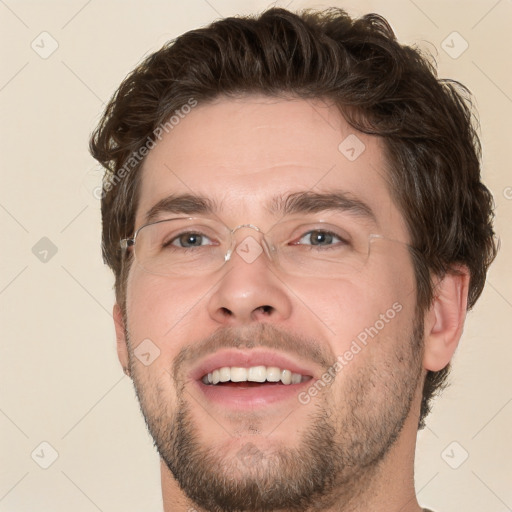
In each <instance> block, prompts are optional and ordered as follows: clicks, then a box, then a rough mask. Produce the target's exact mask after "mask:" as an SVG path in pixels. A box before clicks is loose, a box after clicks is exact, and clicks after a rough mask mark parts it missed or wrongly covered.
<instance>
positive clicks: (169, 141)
mask: <svg viewBox="0 0 512 512" xmlns="http://www.w3.org/2000/svg"><path fill="white" fill-rule="evenodd" d="M385 169H386V161H385V158H384V150H383V145H382V141H381V140H380V139H379V138H378V137H374V136H369V135H366V134H363V133H360V132H358V131H357V130H355V129H354V128H352V127H351V126H350V125H349V124H348V123H347V122H346V121H345V119H344V118H343V116H342V115H341V113H340V112H339V110H338V109H337V108H336V107H335V106H333V105H328V104H326V103H325V102H322V101H319V100H315V101H309V100H299V99H280V98H279V99H278V98H269V97H260V96H247V97H242V98H237V99H232V98H230V99H227V98H222V99H217V100H215V101H214V102H211V103H207V104H198V105H197V106H196V107H194V108H193V109H192V110H191V111H190V112H189V113H188V114H187V115H185V116H182V117H181V118H180V120H179V122H178V123H177V124H174V125H173V128H172V129H171V130H169V132H168V133H165V132H164V135H163V137H162V138H161V140H160V141H158V142H157V144H156V146H155V147H154V148H153V149H152V150H151V151H150V152H149V154H148V156H147V157H146V160H145V162H144V164H143V167H142V181H141V189H140V195H139V203H138V209H137V215H136V227H139V226H140V225H142V223H143V222H144V219H145V216H146V214H147V213H148V212H149V211H150V210H151V208H152V207H153V206H154V205H155V204H157V203H158V202H159V201H162V200H163V199H165V198H166V197H169V196H176V195H184V194H187V195H197V196H201V197H205V198H208V199H211V200H212V201H213V203H214V204H215V205H216V206H217V207H218V211H217V212H216V213H218V214H219V215H221V216H222V218H223V220H224V221H225V222H226V223H228V224H231V223H233V225H238V224H241V223H245V222H251V223H258V222H264V221H266V220H269V221H271V220H272V219H271V216H272V209H271V208H269V206H270V205H271V204H274V205H275V204H276V199H279V198H280V197H281V198H286V197H287V196H289V195H290V194H294V193H299V192H309V193H318V194H322V193H325V194H327V193H330V192H332V191H343V192H344V193H345V194H346V195H347V196H349V197H352V198H354V199H356V200H358V201H361V202H362V203H365V204H367V205H368V206H369V207H370V208H371V210H372V211H373V213H374V214H375V218H376V221H377V224H378V226H379V227H381V228H384V226H385V227H386V229H387V230H388V231H389V230H393V231H394V234H395V235H398V234H400V233H401V234H402V236H403V235H404V233H405V228H404V223H403V219H402V218H401V215H400V213H399V212H398V210H397V208H396V206H395V205H394V203H393V201H392V199H391V196H390V194H389V191H388V186H387V178H386V177H387V172H386V170H385ZM267 218H268V219H267Z"/></svg>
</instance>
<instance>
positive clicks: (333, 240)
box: [120, 217, 407, 278]
mask: <svg viewBox="0 0 512 512" xmlns="http://www.w3.org/2000/svg"><path fill="white" fill-rule="evenodd" d="M242 229H251V230H253V232H256V233H255V236H251V235H248V236H246V237H245V238H242V237H239V238H240V241H239V243H238V244H237V242H236V236H235V235H236V233H237V232H238V231H239V230H242ZM377 240H388V241H391V242H396V241H395V240H390V239H387V238H385V237H383V236H382V235H377V234H369V235H368V234H367V233H364V232H363V230H361V229H360V228H359V229H356V228H355V227H354V222H352V224H350V222H349V223H347V222H345V223H344V222H342V221H341V220H339V219H337V220H336V219H335V218H333V219H330V220H329V221H325V220H321V221H317V220H314V219H313V220H312V219H309V218H297V219H289V220H285V221H281V222H278V223H277V224H274V225H273V227H272V228H271V229H270V230H269V231H268V232H267V233H263V232H262V230H261V229H260V228H258V227H257V226H253V225H252V224H242V225H240V226H237V227H236V228H234V229H230V228H228V227H227V226H226V225H225V224H223V223H222V222H220V221H218V220H213V219H210V218H196V217H182V218H173V219H166V220H161V221H157V222H153V223H150V224H146V225H144V226H142V227H141V228H139V229H138V230H137V231H136V232H135V234H134V235H133V237H132V238H125V239H123V240H121V242H120V245H121V248H122V250H123V253H126V252H127V250H128V249H129V248H130V247H133V248H134V252H135V262H136V264H137V265H139V266H140V267H141V268H142V269H143V270H145V271H146V272H149V273H151V274H156V275H162V276H198V275H205V274H210V273H213V272H215V271H217V270H219V269H220V268H222V266H223V265H224V264H225V263H226V262H227V261H229V260H230V259H231V258H232V257H233V255H234V253H235V252H236V253H237V254H238V255H239V256H240V257H241V258H242V259H243V260H244V261H245V262H246V263H252V262H253V261H255V260H256V259H258V258H259V257H260V256H261V255H262V254H263V253H265V255H266V257H267V258H268V259H269V260H270V261H271V262H273V263H274V264H275V265H276V266H277V267H279V268H280V269H281V270H282V271H284V272H285V273H289V274H294V275H299V276H319V277H327V278H329V277H332V278H336V277H339V276H343V275H347V274H354V273H357V272H360V271H361V270H362V269H363V268H364V266H365V265H366V264H367V262H368V259H369V257H370V248H371V246H372V245H373V244H374V243H375V241H377ZM398 243H399V244H401V245H405V246H407V244H404V243H403V242H398Z"/></svg>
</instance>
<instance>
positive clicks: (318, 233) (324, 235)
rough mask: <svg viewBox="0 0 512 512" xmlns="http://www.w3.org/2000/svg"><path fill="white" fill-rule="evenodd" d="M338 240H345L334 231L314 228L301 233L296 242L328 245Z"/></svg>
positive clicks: (336, 242) (338, 241)
mask: <svg viewBox="0 0 512 512" xmlns="http://www.w3.org/2000/svg"><path fill="white" fill-rule="evenodd" d="M340 242H341V243H344V242H345V241H344V240H343V239H342V238H340V237H339V236H338V235H336V234H335V233H332V232H331V231H325V230H323V229H315V230H312V231H308V232H307V233H305V234H304V235H302V237H301V238H300V239H299V241H298V242H297V243H298V244H302V245H317V246H330V245H334V244H338V243H340Z"/></svg>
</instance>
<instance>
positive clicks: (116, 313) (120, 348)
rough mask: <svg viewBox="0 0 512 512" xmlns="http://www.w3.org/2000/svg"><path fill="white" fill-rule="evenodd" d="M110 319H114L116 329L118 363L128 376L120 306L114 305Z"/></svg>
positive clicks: (127, 360)
mask: <svg viewBox="0 0 512 512" xmlns="http://www.w3.org/2000/svg"><path fill="white" fill-rule="evenodd" d="M112 317H113V318H114V326H115V329H116V345H117V357H118V358H119V362H120V363H121V366H122V367H123V371H124V373H126V375H128V376H129V368H130V366H129V360H130V358H129V357H128V343H127V339H126V334H125V333H126V330H125V325H124V319H123V312H122V310H121V306H119V304H117V302H116V303H115V304H114V309H113V311H112Z"/></svg>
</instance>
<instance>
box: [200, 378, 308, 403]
mask: <svg viewBox="0 0 512 512" xmlns="http://www.w3.org/2000/svg"><path fill="white" fill-rule="evenodd" d="M196 382H197V385H198V387H199V389H200V391H201V392H202V393H203V394H204V396H205V397H206V399H207V400H209V401H211V402H215V403H217V404H220V405H222V406H224V407H230V408H235V409H254V408H255V407H265V406H268V405H272V404H274V403H277V402H282V401H283V400H295V401H296V402H297V403H298V404H300V402H299V399H298V396H299V393H300V392H301V391H302V390H303V389H304V388H305V387H306V386H307V385H308V382H309V381H305V382H301V383H299V384H288V385H285V384H262V385H261V386H251V387H243V385H238V386H236V387H235V386H230V385H211V384H210V385H207V384H203V383H202V382H200V381H196Z"/></svg>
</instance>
